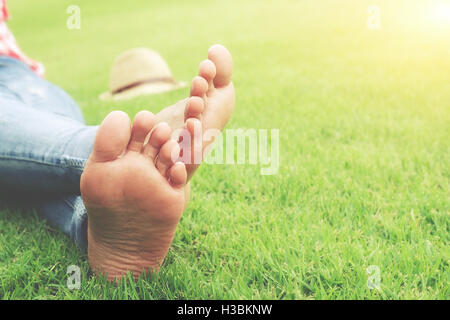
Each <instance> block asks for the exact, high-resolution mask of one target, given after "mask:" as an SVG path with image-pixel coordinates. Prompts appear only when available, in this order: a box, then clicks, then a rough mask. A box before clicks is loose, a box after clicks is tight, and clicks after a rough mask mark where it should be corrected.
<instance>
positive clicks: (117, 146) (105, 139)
mask: <svg viewBox="0 0 450 320" xmlns="http://www.w3.org/2000/svg"><path fill="white" fill-rule="evenodd" d="M130 135H131V130H130V118H129V117H128V115H127V114H126V113H125V112H122V111H113V112H111V113H110V114H109V115H107V116H106V118H105V119H104V120H103V122H102V124H101V125H100V127H99V128H98V131H97V136H96V138H95V142H94V147H93V149H92V154H91V156H92V159H93V160H94V161H96V162H106V161H113V160H115V159H117V157H119V156H120V155H122V154H123V153H124V152H125V149H126V147H127V145H128V142H129V141H130Z"/></svg>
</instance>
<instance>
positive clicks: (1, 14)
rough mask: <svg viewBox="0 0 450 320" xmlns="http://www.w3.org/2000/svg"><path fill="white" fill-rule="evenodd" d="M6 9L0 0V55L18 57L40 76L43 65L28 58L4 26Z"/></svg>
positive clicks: (6, 14) (3, 0)
mask: <svg viewBox="0 0 450 320" xmlns="http://www.w3.org/2000/svg"><path fill="white" fill-rule="evenodd" d="M8 17H9V15H8V10H6V0H0V56H8V57H11V58H15V59H18V60H20V61H22V62H24V63H25V64H27V65H28V66H29V67H30V68H31V70H33V71H34V72H36V73H37V74H38V75H40V76H41V77H43V76H44V66H43V65H42V64H41V63H39V62H36V61H34V60H31V59H30V58H28V57H27V56H26V55H25V54H24V53H23V52H22V51H21V50H20V48H19V47H18V45H17V43H16V39H15V38H14V36H13V34H12V33H11V31H9V29H8V27H7V26H6V20H7V19H8Z"/></svg>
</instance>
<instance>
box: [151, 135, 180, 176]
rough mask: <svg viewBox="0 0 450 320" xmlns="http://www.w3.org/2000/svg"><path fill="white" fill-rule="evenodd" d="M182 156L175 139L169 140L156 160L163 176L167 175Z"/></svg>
mask: <svg viewBox="0 0 450 320" xmlns="http://www.w3.org/2000/svg"><path fill="white" fill-rule="evenodd" d="M179 156H180V146H179V145H178V143H177V142H176V141H175V140H169V141H167V142H166V143H164V145H163V146H162V147H161V150H160V151H159V154H158V160H156V168H157V169H158V171H159V172H160V173H161V175H162V176H164V177H167V169H169V168H170V167H171V166H172V165H173V164H174V163H175V162H176V161H177V160H178V158H179Z"/></svg>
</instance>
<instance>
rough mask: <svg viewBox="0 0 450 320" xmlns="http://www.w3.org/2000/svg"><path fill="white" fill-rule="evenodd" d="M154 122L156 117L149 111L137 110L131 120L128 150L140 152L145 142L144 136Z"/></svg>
mask: <svg viewBox="0 0 450 320" xmlns="http://www.w3.org/2000/svg"><path fill="white" fill-rule="evenodd" d="M155 123H156V117H155V115H154V114H153V113H151V112H150V111H141V112H139V113H138V114H137V115H136V117H135V118H134V121H133V128H132V129H131V140H130V143H129V144H128V150H131V151H136V152H140V151H141V150H142V147H143V145H144V142H145V138H146V137H147V135H148V134H149V133H150V131H151V130H152V129H153V127H154V126H155Z"/></svg>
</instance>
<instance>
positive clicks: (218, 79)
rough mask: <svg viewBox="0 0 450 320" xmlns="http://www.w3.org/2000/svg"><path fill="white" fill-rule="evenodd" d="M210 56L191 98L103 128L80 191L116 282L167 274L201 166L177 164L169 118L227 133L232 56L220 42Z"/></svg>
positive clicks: (103, 265)
mask: <svg viewBox="0 0 450 320" xmlns="http://www.w3.org/2000/svg"><path fill="white" fill-rule="evenodd" d="M208 57H209V60H205V61H203V62H202V63H201V64H200V71H199V76H198V77H195V78H194V80H193V83H192V87H191V96H190V97H189V98H188V99H186V100H183V101H181V102H180V103H178V104H176V105H174V106H172V107H169V108H167V109H165V110H164V111H163V112H162V116H161V114H158V117H156V116H154V115H153V114H152V113H150V112H147V111H142V112H140V113H138V114H137V115H136V117H135V119H134V121H133V126H132V127H131V126H130V119H129V118H128V116H127V115H126V114H125V113H123V112H117V111H116V112H112V113H111V114H109V115H108V116H107V117H106V118H105V120H104V121H103V123H102V124H101V126H100V128H99V130H98V133H97V137H96V141H95V144H94V148H93V151H92V154H91V156H90V158H89V160H88V162H87V164H86V167H85V169H84V172H83V175H82V177H81V185H80V187H81V194H82V197H83V200H84V203H85V206H86V208H87V211H88V255H89V262H90V265H91V267H92V269H93V270H94V271H95V272H97V273H100V274H104V275H106V276H107V278H108V279H110V280H112V279H114V278H120V277H121V276H123V275H124V274H125V273H126V272H127V271H131V272H133V274H134V276H135V277H136V278H137V277H138V276H139V275H140V274H141V273H142V272H147V271H157V270H158V269H159V267H160V266H161V264H162V262H163V260H164V258H165V256H166V254H167V252H168V250H169V247H170V244H171V243H172V240H173V237H174V234H175V231H176V228H177V225H178V222H179V220H180V218H181V215H182V213H183V211H184V209H185V207H186V204H187V201H188V196H189V185H186V182H187V179H188V174H189V177H190V176H192V174H193V173H194V171H195V169H196V168H197V167H198V164H189V163H188V164H187V165H185V164H183V163H180V162H176V163H174V159H177V157H178V155H179V154H180V146H179V145H178V143H177V142H176V141H175V140H171V139H170V135H171V127H170V126H169V125H168V124H167V123H165V122H160V121H161V119H164V118H165V119H166V120H168V121H169V122H170V124H171V125H173V126H174V129H175V128H180V127H183V126H184V127H185V128H187V129H188V131H189V132H190V133H191V134H192V135H193V132H194V131H193V130H194V127H196V128H197V129H199V130H200V131H201V132H203V130H202V127H203V126H206V128H207V129H212V128H214V129H217V130H222V129H223V128H224V126H225V125H226V123H227V122H228V120H229V118H230V116H231V114H232V112H233V109H234V88H233V84H232V83H231V73H232V59H231V55H230V53H229V52H228V51H227V50H226V49H225V48H224V47H223V46H220V45H215V46H212V47H211V49H210V50H209V53H208ZM157 122H160V123H158V124H156V123H157ZM149 133H151V134H150V137H149V138H148V135H149ZM146 138H148V141H146ZM210 143H211V141H206V142H205V143H203V145H202V143H201V144H200V146H201V147H202V148H203V149H204V148H206V147H207V145H208V144H210ZM197 147H198V146H197ZM192 148H194V146H192Z"/></svg>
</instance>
